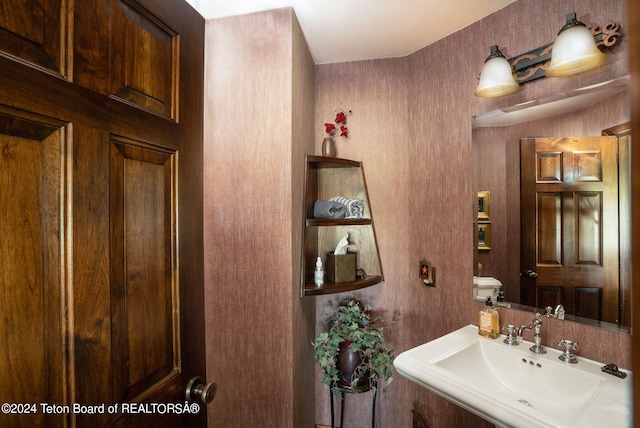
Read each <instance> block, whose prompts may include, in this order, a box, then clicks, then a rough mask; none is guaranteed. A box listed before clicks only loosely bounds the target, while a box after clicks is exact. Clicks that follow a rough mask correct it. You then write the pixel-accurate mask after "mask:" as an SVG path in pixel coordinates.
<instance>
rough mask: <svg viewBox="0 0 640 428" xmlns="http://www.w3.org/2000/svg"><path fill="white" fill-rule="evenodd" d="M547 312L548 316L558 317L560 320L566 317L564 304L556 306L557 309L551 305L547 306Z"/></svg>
mask: <svg viewBox="0 0 640 428" xmlns="http://www.w3.org/2000/svg"><path fill="white" fill-rule="evenodd" d="M544 309H545V311H546V313H545V316H546V317H547V318H556V319H559V320H563V319H564V314H565V311H564V307H563V306H562V305H558V306H556V308H555V310H554V309H553V308H552V307H551V306H547V307H546V308H544Z"/></svg>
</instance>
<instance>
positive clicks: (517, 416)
mask: <svg viewBox="0 0 640 428" xmlns="http://www.w3.org/2000/svg"><path fill="white" fill-rule="evenodd" d="M503 339H504V336H501V337H500V339H495V340H494V339H487V338H484V337H482V336H480V335H478V327H477V326H474V325H468V326H466V327H463V328H461V329H459V330H456V331H454V332H452V333H449V334H447V335H446V336H442V337H440V338H438V339H435V340H432V341H431V342H428V343H425V344H424V345H421V346H418V347H416V348H413V349H410V350H408V351H405V352H403V353H402V354H400V355H398V356H397V357H396V359H395V361H394V366H395V367H396V370H397V371H398V373H400V374H401V375H402V376H404V377H406V378H407V379H409V380H411V381H413V382H415V383H417V384H418V385H420V386H422V387H424V388H426V389H428V390H430V391H432V392H434V393H436V394H438V395H439V396H441V397H443V398H446V399H447V400H449V401H451V402H453V403H456V404H457V405H459V406H461V407H463V408H465V409H467V410H469V411H471V412H472V413H475V414H477V415H478V416H480V417H482V418H484V419H487V420H489V421H491V422H493V423H494V424H496V425H497V426H504V427H523V428H524V427H527V428H528V427H563V428H564V427H576V428H586V427H599V428H600V427H607V428H618V427H619V428H626V427H631V425H632V423H633V417H632V412H633V403H632V396H631V394H632V388H633V386H632V377H631V373H630V372H628V371H625V370H621V371H622V372H624V373H627V374H628V376H627V377H626V379H621V378H619V377H616V376H613V375H611V374H607V373H604V372H602V370H601V367H602V366H603V365H604V363H599V362H596V361H592V360H588V359H586V358H580V356H579V353H578V361H579V362H578V364H568V363H565V362H562V361H560V360H559V359H558V356H559V355H560V354H561V351H560V350H558V349H554V347H552V346H549V345H547V346H545V348H546V350H547V353H546V354H542V355H537V354H534V353H533V352H531V351H530V350H529V347H530V346H531V345H533V343H531V342H528V341H523V342H522V343H521V344H520V345H518V346H509V345H507V344H505V343H503ZM543 345H546V344H543ZM553 345H555V344H553Z"/></svg>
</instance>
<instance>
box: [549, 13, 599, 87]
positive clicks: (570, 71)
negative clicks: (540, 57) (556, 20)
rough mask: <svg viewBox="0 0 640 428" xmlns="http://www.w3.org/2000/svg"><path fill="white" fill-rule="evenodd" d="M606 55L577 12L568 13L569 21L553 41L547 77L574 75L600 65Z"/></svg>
mask: <svg viewBox="0 0 640 428" xmlns="http://www.w3.org/2000/svg"><path fill="white" fill-rule="evenodd" d="M606 59H607V58H606V56H605V54H603V53H602V52H600V49H598V47H597V46H596V41H595V39H594V38H593V33H591V30H589V29H588V28H587V26H586V25H584V24H583V23H582V22H580V21H578V20H577V19H576V13H575V12H572V13H570V14H568V15H567V23H566V24H565V25H564V26H563V27H562V28H561V29H560V31H559V32H558V37H557V38H556V41H555V42H554V43H553V51H552V52H551V62H550V63H549V67H548V68H547V71H546V73H545V75H546V76H547V77H565V76H574V75H576V74H580V73H584V72H585V71H589V70H593V69H595V68H598V67H600V66H601V65H603V64H604V63H605V61H606Z"/></svg>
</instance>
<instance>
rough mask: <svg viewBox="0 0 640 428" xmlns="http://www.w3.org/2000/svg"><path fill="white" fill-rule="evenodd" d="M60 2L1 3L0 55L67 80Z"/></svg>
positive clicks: (24, 0)
mask: <svg viewBox="0 0 640 428" xmlns="http://www.w3.org/2000/svg"><path fill="white" fill-rule="evenodd" d="M64 3H65V2H64V1H63V0H53V1H45V0H23V1H22V2H8V1H3V2H1V3H0V51H1V52H3V53H5V54H7V55H11V56H13V57H16V58H19V59H20V60H21V61H24V62H25V63H28V64H31V65H33V66H36V67H38V68H42V69H45V70H47V71H49V72H53V73H56V74H59V75H62V76H66V74H67V73H66V71H65V70H64V69H63V68H64V67H63V64H64V63H65V61H64V60H65V57H63V54H62V53H63V51H64V49H63V48H64V46H63V41H64V40H65V38H64V35H65V34H67V31H66V30H65V29H64V28H63V27H62V25H63V23H64V22H66V20H63V18H64V17H65V16H66V15H65V14H64V13H65V12H64V11H65V9H66V7H65V4H64Z"/></svg>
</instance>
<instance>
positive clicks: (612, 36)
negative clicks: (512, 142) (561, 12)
mask: <svg viewBox="0 0 640 428" xmlns="http://www.w3.org/2000/svg"><path fill="white" fill-rule="evenodd" d="M572 27H574V28H575V27H586V25H584V24H583V23H582V22H580V21H578V20H577V19H576V15H575V13H571V14H569V15H567V24H566V25H565V26H564V27H563V28H562V29H561V30H560V33H563V31H565V30H568V29H569V28H572ZM620 29H621V26H620V24H618V23H616V22H613V21H608V22H607V23H606V24H605V25H604V26H603V27H591V28H588V30H589V31H590V32H591V34H592V35H593V40H594V42H595V46H596V47H593V43H592V44H591V46H592V48H591V50H590V51H589V55H590V58H591V57H597V60H593V61H592V62H591V63H590V64H588V66H585V65H584V64H583V65H582V66H578V65H577V63H576V65H575V66H574V65H573V64H574V59H573V58H571V59H570V60H567V61H563V62H562V68H560V67H558V62H556V60H554V62H552V61H551V55H552V51H553V46H554V44H555V43H557V41H558V40H559V39H560V37H558V38H557V39H556V40H555V41H554V42H552V43H548V44H546V45H544V46H541V47H539V48H536V49H533V50H531V51H529V52H525V53H523V54H520V55H516V56H513V57H511V58H509V59H506V61H507V62H508V64H509V65H510V66H511V68H512V73H513V80H512V79H511V77H510V76H506V77H504V82H503V81H491V82H489V83H487V82H486V81H485V82H483V79H482V73H481V79H480V80H481V84H479V85H478V89H477V90H476V92H475V94H476V95H477V96H482V97H496V96H503V95H508V94H510V93H513V92H514V91H516V90H517V88H516V89H512V90H509V91H507V90H504V89H501V90H499V91H498V90H492V87H493V86H495V87H496V88H504V87H506V86H508V83H507V80H510V81H511V83H510V85H511V86H514V83H513V82H514V80H515V82H516V83H517V84H518V85H522V84H523V83H528V82H531V81H533V80H536V79H540V78H542V77H545V75H547V76H549V75H553V76H568V75H573V74H578V73H581V72H584V71H587V70H589V69H592V68H594V67H597V66H600V65H601V64H602V63H603V62H604V56H603V55H602V54H601V53H600V52H598V50H603V49H609V48H611V47H613V46H615V45H616V44H617V43H618V40H619V39H620V37H621V33H620ZM580 31H583V32H584V30H580ZM560 33H558V35H559V36H560ZM563 37H564V35H563ZM587 37H588V32H587ZM564 40H565V41H566V40H567V39H566V37H565V38H564ZM583 40H584V38H583ZM570 46H571V45H570ZM557 50H558V52H556V56H557V55H558V54H559V52H563V53H564V52H565V51H566V44H563V48H560V44H558V49H557ZM496 52H497V53H499V51H498V49H497V46H493V47H492V54H491V55H490V56H489V57H488V58H487V61H485V67H486V65H487V64H488V62H489V60H490V59H491V58H493V57H495V55H494V54H495V53H496ZM503 58H504V56H503ZM579 58H582V57H579ZM567 63H569V64H568V65H566V64H567ZM550 64H551V67H549V66H550ZM505 66H506V64H505ZM485 67H483V71H484V69H485ZM492 73H493V72H492ZM481 86H482V90H480V87H481Z"/></svg>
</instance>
